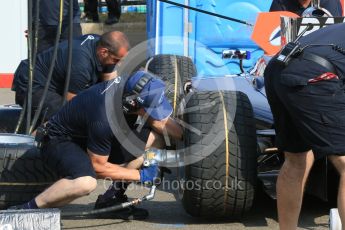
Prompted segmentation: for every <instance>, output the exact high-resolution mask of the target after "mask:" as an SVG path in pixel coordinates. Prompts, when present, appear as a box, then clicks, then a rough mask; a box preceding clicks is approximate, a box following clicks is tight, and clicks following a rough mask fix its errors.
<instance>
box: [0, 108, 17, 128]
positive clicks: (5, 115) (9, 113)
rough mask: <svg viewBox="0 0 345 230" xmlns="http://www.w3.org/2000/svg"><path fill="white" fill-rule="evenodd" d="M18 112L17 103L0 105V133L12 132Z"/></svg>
mask: <svg viewBox="0 0 345 230" xmlns="http://www.w3.org/2000/svg"><path fill="white" fill-rule="evenodd" d="M20 112H21V108H20V106H19V105H3V106H0V133H13V132H14V131H15V129H16V126H17V123H18V120H19V115H20Z"/></svg>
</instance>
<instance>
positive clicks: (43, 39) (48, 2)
mask: <svg viewBox="0 0 345 230" xmlns="http://www.w3.org/2000/svg"><path fill="white" fill-rule="evenodd" d="M62 2H63V20H62V29H61V36H60V41H63V40H65V39H67V38H68V27H69V26H68V25H69V14H68V8H69V3H70V1H69V0H63V1H62ZM36 3H37V0H35V1H33V23H34V22H35V15H36ZM39 3H40V5H39V26H38V42H37V52H42V51H43V50H45V49H47V48H49V47H52V46H53V45H54V43H55V38H56V33H57V27H58V23H59V18H60V0H53V1H52V0H40V1H39ZM81 35H82V30H81V27H80V9H79V4H78V0H73V37H75V38H76V37H80V36H81Z"/></svg>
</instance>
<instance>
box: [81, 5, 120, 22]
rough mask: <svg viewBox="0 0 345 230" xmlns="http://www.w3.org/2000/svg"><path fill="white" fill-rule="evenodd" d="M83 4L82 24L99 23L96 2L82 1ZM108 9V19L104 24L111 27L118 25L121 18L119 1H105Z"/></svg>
mask: <svg viewBox="0 0 345 230" xmlns="http://www.w3.org/2000/svg"><path fill="white" fill-rule="evenodd" d="M84 3H85V10H84V12H85V15H86V16H85V19H84V22H99V16H98V11H97V7H98V6H99V4H98V0H84ZM106 4H107V8H108V18H107V19H106V20H105V22H104V23H105V24H107V25H112V24H115V23H118V22H119V20H120V17H121V1H120V0H106Z"/></svg>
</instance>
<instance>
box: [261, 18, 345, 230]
mask: <svg viewBox="0 0 345 230" xmlns="http://www.w3.org/2000/svg"><path fill="white" fill-rule="evenodd" d="M344 31H345V23H341V24H336V25H331V26H328V27H326V28H322V29H320V30H317V31H315V32H313V33H311V34H308V35H306V36H305V37H302V38H301V39H300V40H299V42H300V43H301V46H300V47H301V48H302V49H303V48H304V47H305V46H306V45H310V46H308V47H306V48H304V50H303V51H302V52H301V53H299V54H296V55H297V56H296V57H293V58H292V59H291V60H290V61H289V62H288V64H287V65H285V64H283V63H282V62H281V61H279V59H280V58H279V59H277V58H278V57H282V56H279V55H277V56H275V57H274V58H272V60H271V61H270V62H269V64H268V66H267V67H266V70H265V74H264V77H265V85H266V94H267V98H268V102H269V104H270V106H271V110H272V114H273V118H274V125H275V129H276V144H277V147H278V149H279V150H280V151H281V152H284V155H285V162H284V164H283V166H282V168H281V170H280V173H279V176H278V180H277V204H278V219H279V225H280V229H297V224H298V217H299V213H300V210H301V205H302V199H303V191H304V188H305V182H306V180H307V178H308V175H309V172H310V169H311V167H312V165H313V163H314V159H318V158H322V157H328V159H329V160H330V162H331V163H332V164H333V165H334V166H335V168H336V169H337V171H338V172H339V174H340V184H339V191H338V210H339V215H340V218H341V221H342V223H343V226H344V225H345V142H344V140H345V92H344V88H345V85H344V83H345V33H344ZM312 44H317V45H312Z"/></svg>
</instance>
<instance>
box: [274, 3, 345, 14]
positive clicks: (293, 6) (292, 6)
mask: <svg viewBox="0 0 345 230" xmlns="http://www.w3.org/2000/svg"><path fill="white" fill-rule="evenodd" d="M320 6H321V7H323V8H325V9H326V10H328V11H329V12H330V13H331V14H332V15H333V16H342V12H343V11H342V8H341V3H340V1H339V0H321V1H320ZM305 9H306V8H304V7H302V6H301V5H300V4H299V2H298V0H273V2H272V5H271V8H270V11H290V12H294V13H296V14H298V15H300V16H301V15H302V13H303V11H304V10H305Z"/></svg>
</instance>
